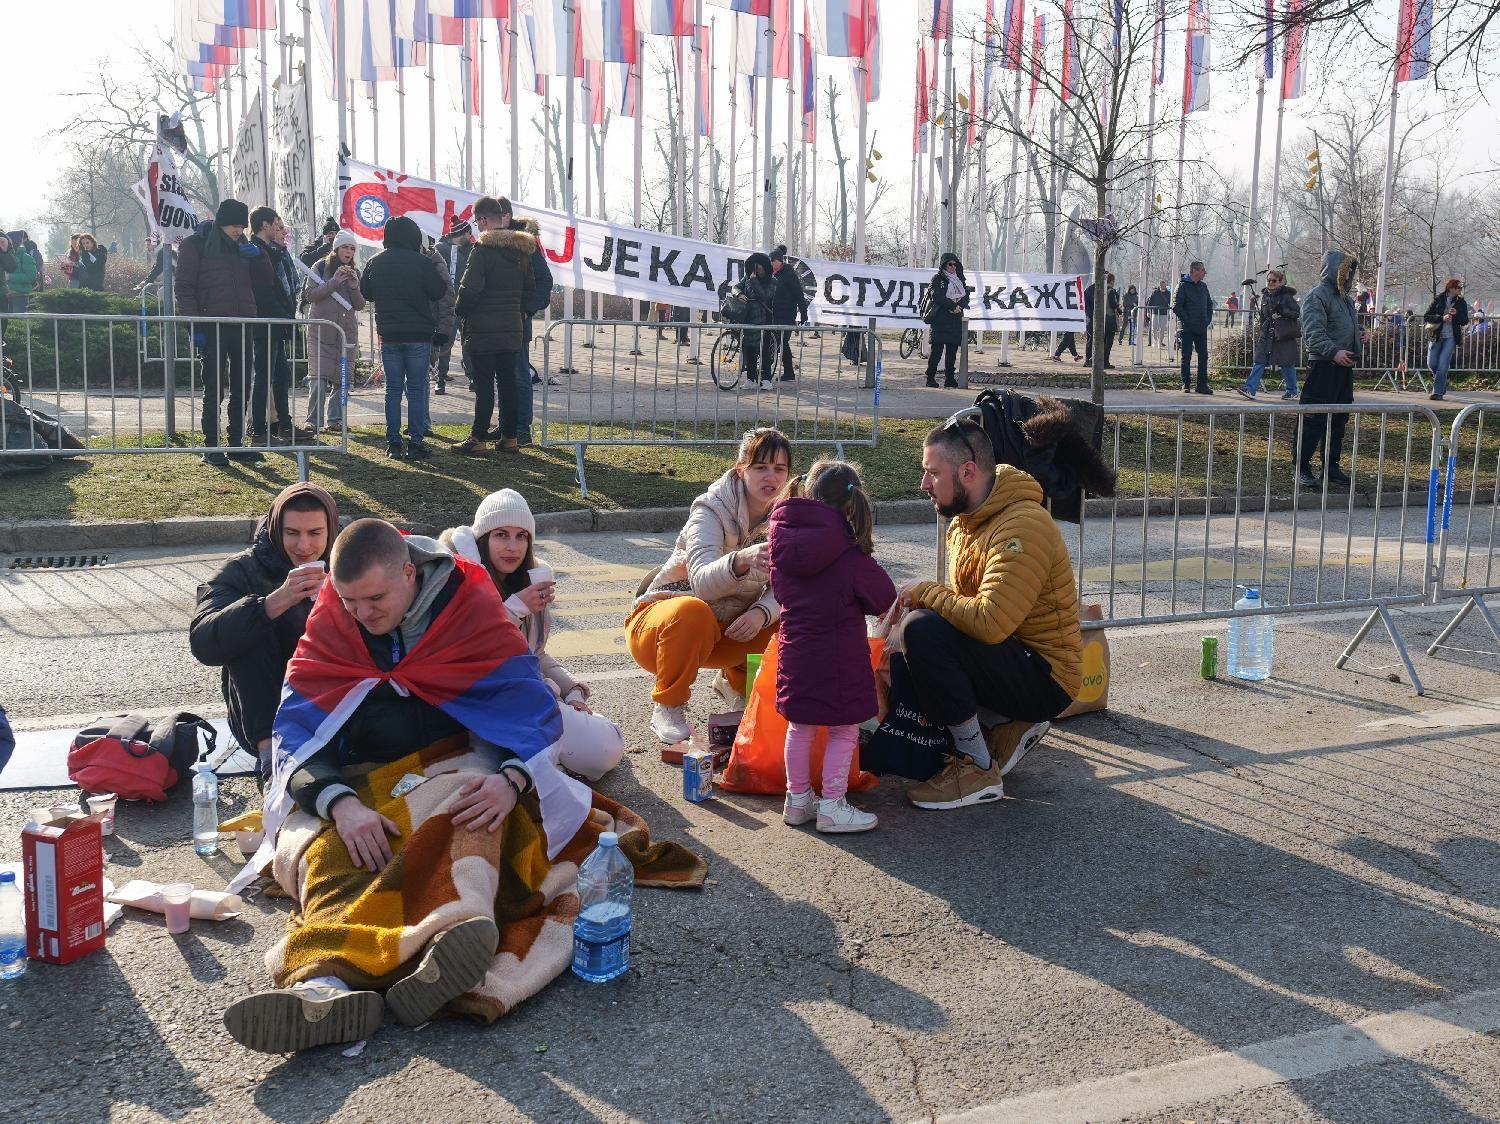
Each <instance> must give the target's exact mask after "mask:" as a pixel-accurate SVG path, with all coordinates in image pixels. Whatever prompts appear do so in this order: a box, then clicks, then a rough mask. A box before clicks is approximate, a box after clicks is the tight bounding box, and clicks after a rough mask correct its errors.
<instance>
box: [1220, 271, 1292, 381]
mask: <svg viewBox="0 0 1500 1124" xmlns="http://www.w3.org/2000/svg"><path fill="white" fill-rule="evenodd" d="M1257 317H1258V319H1257V327H1256V332H1255V355H1254V366H1252V367H1251V368H1250V378H1249V379H1248V380H1246V382H1245V385H1244V386H1237V387H1235V388H1234V390H1235V393H1236V394H1238V395H1239V396H1240V397H1241V398H1248V399H1250V400H1251V401H1252V402H1253V401H1254V400H1255V395H1256V392H1257V391H1259V390H1260V380H1261V379H1262V378H1264V377H1265V374H1266V368H1267V367H1268V366H1272V365H1274V366H1277V367H1280V368H1281V385H1282V394H1281V397H1282V398H1283V399H1284V400H1290V399H1292V398H1295V397H1297V360H1299V359H1301V358H1302V342H1301V341H1302V328H1301V325H1300V323H1299V322H1300V320H1301V317H1302V309H1301V308H1300V307H1298V305H1297V290H1296V289H1294V288H1292V287H1291V286H1290V285H1288V284H1287V283H1286V275H1285V274H1284V273H1282V272H1281V271H1280V270H1279V269H1273V270H1270V271H1269V272H1268V273H1267V274H1266V287H1265V289H1264V290H1263V291H1262V292H1261V295H1260V303H1259V305H1258V308H1257Z"/></svg>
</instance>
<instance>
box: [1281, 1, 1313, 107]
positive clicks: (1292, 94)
mask: <svg viewBox="0 0 1500 1124" xmlns="http://www.w3.org/2000/svg"><path fill="white" fill-rule="evenodd" d="M1306 36H1307V23H1306V21H1305V20H1304V19H1303V18H1302V0H1286V42H1285V44H1284V45H1283V47H1282V50H1283V54H1282V56H1281V97H1282V100H1283V101H1295V100H1296V99H1297V98H1300V97H1301V96H1302V79H1303V67H1302V43H1303V40H1304V39H1305V38H1306Z"/></svg>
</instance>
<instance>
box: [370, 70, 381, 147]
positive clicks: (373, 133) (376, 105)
mask: <svg viewBox="0 0 1500 1124" xmlns="http://www.w3.org/2000/svg"><path fill="white" fill-rule="evenodd" d="M370 141H371V143H370V153H371V156H372V157H373V158H374V161H375V163H377V164H379V163H380V83H379V82H371V83H370Z"/></svg>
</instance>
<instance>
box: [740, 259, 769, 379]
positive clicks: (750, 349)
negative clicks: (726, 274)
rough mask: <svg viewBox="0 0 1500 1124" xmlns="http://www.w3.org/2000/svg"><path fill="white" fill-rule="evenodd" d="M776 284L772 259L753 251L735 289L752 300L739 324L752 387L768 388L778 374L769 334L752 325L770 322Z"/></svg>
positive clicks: (741, 343)
mask: <svg viewBox="0 0 1500 1124" xmlns="http://www.w3.org/2000/svg"><path fill="white" fill-rule="evenodd" d="M775 285H776V282H775V281H774V280H772V278H771V259H770V258H769V257H768V256H767V255H765V254H762V253H754V254H751V255H750V256H749V257H748V258H746V259H745V276H744V277H742V278H741V279H740V281H739V284H737V285H736V286H735V288H736V289H738V290H739V291H740V292H741V293H742V294H744V297H745V299H746V300H747V301H748V302H749V305H748V307H747V308H746V309H745V319H744V321H743V322H742V323H741V325H740V356H741V358H742V361H743V362H744V365H745V375H746V386H747V387H750V388H753V387H759V388H760V389H762V390H764V389H766V388H767V387H769V386H770V385H771V378H772V376H773V375H774V374H775V369H776V353H775V351H774V349H772V348H770V347H768V346H767V342H768V341H767V340H766V338H765V337H766V335H767V333H765V332H759V331H754V330H752V328H751V325H756V324H769V323H770V322H771V310H772V307H773V305H774V304H775V300H776V289H775ZM763 352H764V354H762V353H763Z"/></svg>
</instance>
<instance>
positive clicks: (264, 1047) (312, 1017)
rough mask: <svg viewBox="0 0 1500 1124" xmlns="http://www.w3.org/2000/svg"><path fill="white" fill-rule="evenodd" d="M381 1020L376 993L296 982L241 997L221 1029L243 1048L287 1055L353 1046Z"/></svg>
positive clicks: (381, 1006)
mask: <svg viewBox="0 0 1500 1124" xmlns="http://www.w3.org/2000/svg"><path fill="white" fill-rule="evenodd" d="M384 1021H385V1004H384V1003H383V1002H382V1000H381V998H380V995H379V993H378V992H374V991H345V990H343V989H341V988H336V987H329V986H328V985H327V984H309V983H303V984H297V985H296V986H295V987H291V988H288V989H286V990H285V991H263V992H261V993H260V994H259V995H250V996H246V997H245V998H244V999H241V1000H240V1001H239V1002H238V1003H236V1004H234V1005H233V1006H232V1007H230V1008H229V1009H228V1010H227V1011H225V1012H224V1028H225V1029H226V1030H228V1031H229V1034H230V1037H232V1038H233V1039H234V1040H235V1041H236V1042H238V1043H239V1044H240V1045H241V1046H244V1047H245V1048H246V1049H247V1050H259V1051H260V1052H261V1053H263V1054H291V1053H295V1052H296V1051H298V1050H309V1049H311V1048H312V1047H314V1046H331V1045H334V1044H336V1043H340V1042H358V1041H360V1040H361V1039H363V1038H369V1037H370V1036H371V1035H372V1034H374V1033H375V1032H376V1031H377V1030H379V1029H380V1026H381V1023H382V1022H384Z"/></svg>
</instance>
